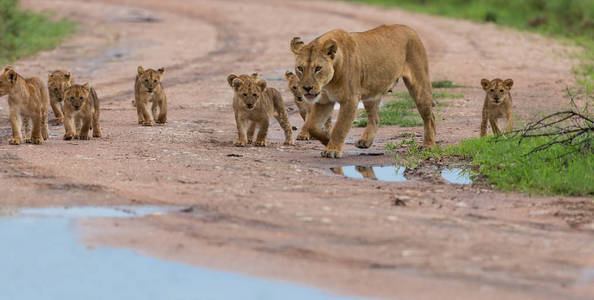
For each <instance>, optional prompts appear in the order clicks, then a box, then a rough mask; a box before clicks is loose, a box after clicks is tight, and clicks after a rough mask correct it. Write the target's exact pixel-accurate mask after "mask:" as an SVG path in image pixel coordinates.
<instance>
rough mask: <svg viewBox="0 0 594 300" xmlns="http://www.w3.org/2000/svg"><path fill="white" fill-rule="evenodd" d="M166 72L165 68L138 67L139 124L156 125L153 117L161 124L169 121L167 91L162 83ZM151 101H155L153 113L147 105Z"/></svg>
mask: <svg viewBox="0 0 594 300" xmlns="http://www.w3.org/2000/svg"><path fill="white" fill-rule="evenodd" d="M164 73H165V68H160V69H159V70H157V71H155V70H153V69H148V70H144V69H143V68H142V67H141V66H139V67H138V75H136V83H135V84H134V102H135V104H136V112H137V113H138V124H142V125H144V126H153V125H155V123H154V122H153V119H154V120H155V121H156V122H157V123H160V124H165V123H166V122H167V97H165V91H163V86H162V85H161V77H162V76H163V74H164ZM149 102H152V103H153V105H152V107H151V112H152V115H151V113H149V110H148V107H147V105H148V103H149Z"/></svg>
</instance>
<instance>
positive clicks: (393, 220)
mask: <svg viewBox="0 0 594 300" xmlns="http://www.w3.org/2000/svg"><path fill="white" fill-rule="evenodd" d="M388 221H392V222H396V221H398V217H396V216H388Z"/></svg>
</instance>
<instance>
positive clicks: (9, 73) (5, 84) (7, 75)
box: [0, 67, 18, 97]
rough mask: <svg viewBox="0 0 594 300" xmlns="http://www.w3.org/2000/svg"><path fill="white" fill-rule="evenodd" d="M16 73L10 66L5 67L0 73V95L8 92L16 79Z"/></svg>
mask: <svg viewBox="0 0 594 300" xmlns="http://www.w3.org/2000/svg"><path fill="white" fill-rule="evenodd" d="M17 76H18V75H17V73H16V71H15V70H14V69H13V68H12V67H6V68H4V70H2V74H0V97H2V96H4V95H6V94H8V93H9V92H10V89H11V88H12V86H13V85H14V84H15V83H16V81H17Z"/></svg>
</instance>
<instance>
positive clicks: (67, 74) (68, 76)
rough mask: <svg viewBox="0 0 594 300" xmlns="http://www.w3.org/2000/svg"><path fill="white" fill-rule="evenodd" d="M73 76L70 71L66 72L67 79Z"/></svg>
mask: <svg viewBox="0 0 594 300" xmlns="http://www.w3.org/2000/svg"><path fill="white" fill-rule="evenodd" d="M71 77H72V74H70V72H68V73H66V74H64V78H66V79H70V78H71Z"/></svg>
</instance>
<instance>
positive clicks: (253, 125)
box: [247, 121, 256, 144]
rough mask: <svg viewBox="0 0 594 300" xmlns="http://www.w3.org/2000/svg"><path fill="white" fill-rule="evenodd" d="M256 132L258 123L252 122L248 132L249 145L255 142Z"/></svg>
mask: <svg viewBox="0 0 594 300" xmlns="http://www.w3.org/2000/svg"><path fill="white" fill-rule="evenodd" d="M255 132H256V122H254V121H250V126H249V127H248V130H247V143H248V144H251V143H253V142H254V133H255Z"/></svg>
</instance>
